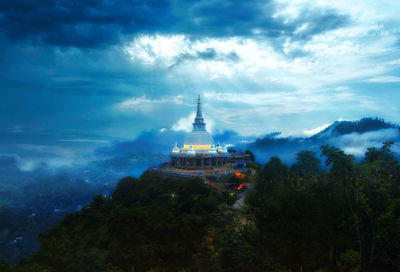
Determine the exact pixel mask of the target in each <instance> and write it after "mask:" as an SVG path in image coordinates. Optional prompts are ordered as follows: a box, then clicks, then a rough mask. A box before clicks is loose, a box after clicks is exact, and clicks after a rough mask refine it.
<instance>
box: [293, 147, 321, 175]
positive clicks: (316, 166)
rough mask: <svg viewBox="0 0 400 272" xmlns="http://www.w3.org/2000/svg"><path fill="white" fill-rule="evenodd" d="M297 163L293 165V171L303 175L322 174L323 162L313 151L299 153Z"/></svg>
mask: <svg viewBox="0 0 400 272" xmlns="http://www.w3.org/2000/svg"><path fill="white" fill-rule="evenodd" d="M296 161H297V162H296V163H295V164H293V165H292V167H291V170H292V171H295V172H297V173H299V174H301V175H305V174H313V175H318V174H320V173H321V171H322V169H321V161H320V160H319V159H318V158H317V157H316V153H315V152H313V151H307V150H303V151H300V152H299V153H297V155H296Z"/></svg>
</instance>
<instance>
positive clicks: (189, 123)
mask: <svg viewBox="0 0 400 272" xmlns="http://www.w3.org/2000/svg"><path fill="white" fill-rule="evenodd" d="M203 111H204V110H203ZM195 117H196V112H191V113H190V114H189V116H187V117H182V118H180V119H179V120H178V121H177V122H176V123H175V124H173V125H172V127H171V129H172V130H173V131H185V132H190V131H192V129H193V122H194V118H195ZM203 117H204V121H205V123H206V129H207V131H208V132H211V133H213V132H214V130H215V122H214V121H213V120H212V119H211V118H209V117H208V115H207V114H204V112H203Z"/></svg>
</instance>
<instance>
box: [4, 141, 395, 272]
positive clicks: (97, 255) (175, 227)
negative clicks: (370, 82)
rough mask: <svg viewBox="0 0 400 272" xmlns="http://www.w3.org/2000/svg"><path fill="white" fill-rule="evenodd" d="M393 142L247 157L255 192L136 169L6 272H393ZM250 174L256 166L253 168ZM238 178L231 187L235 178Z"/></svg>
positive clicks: (44, 236)
mask: <svg viewBox="0 0 400 272" xmlns="http://www.w3.org/2000/svg"><path fill="white" fill-rule="evenodd" d="M392 144H393V143H392V142H385V143H383V144H382V146H381V147H380V148H374V147H373V148H368V150H367V152H366V153H365V156H364V158H363V159H362V160H360V161H356V160H355V159H354V157H353V156H352V155H348V154H346V153H345V152H344V151H342V150H340V149H339V148H336V147H334V146H332V145H323V146H321V154H322V155H321V156H318V155H317V153H315V152H313V151H301V152H299V153H297V156H296V162H295V163H294V164H293V165H291V166H288V165H286V164H285V163H283V162H282V161H281V160H280V159H279V158H278V157H272V158H271V159H270V160H269V162H267V163H266V164H265V165H261V164H258V163H256V162H252V163H249V164H248V169H249V173H248V174H247V175H246V177H244V180H246V182H250V179H249V176H250V175H251V173H252V171H250V170H251V169H253V170H256V178H255V179H254V181H253V182H255V186H254V189H253V190H251V191H249V192H248V193H247V196H246V199H245V206H244V208H242V209H240V210H234V209H232V208H231V205H232V204H233V201H232V199H235V196H236V194H238V193H239V192H238V191H237V190H236V189H235V188H236V187H235V186H232V189H230V191H229V192H226V191H225V192H224V191H221V190H218V189H216V188H213V187H211V186H209V185H207V184H205V183H204V182H203V181H202V180H200V179H192V180H188V181H178V180H172V179H160V178H159V177H158V176H157V175H155V174H153V173H150V172H145V173H143V174H142V176H141V177H140V178H138V179H136V178H133V177H126V178H123V179H121V180H120V181H119V183H118V185H117V186H116V188H115V190H114V192H113V193H112V194H111V196H104V195H99V196H96V197H95V198H94V199H93V201H92V202H91V203H90V204H88V205H86V206H84V207H83V208H82V209H81V210H79V211H77V212H75V213H71V214H69V215H67V216H66V217H64V218H63V219H62V220H61V221H60V222H59V223H58V224H56V225H55V226H53V227H52V228H51V229H49V230H48V231H46V232H44V233H41V234H40V235H39V236H38V237H37V240H38V241H39V244H40V248H39V249H38V250H37V251H36V252H35V253H33V254H32V255H30V256H29V257H27V258H25V259H23V260H22V261H20V262H19V263H18V264H16V265H10V264H8V263H6V262H5V261H2V260H0V271H4V272H39V271H41V272H42V271H43V272H44V271H48V272H50V271H57V272H63V271H65V272H66V271H68V272H70V271H71V272H74V271H76V272H78V271H79V272H81V271H88V272H89V271H101V272H122V271H127V272H128V271H129V272H131V271H216V272H219V271H274V272H278V271H280V272H284V271H285V272H286V271H287V272H289V271H296V272H297V271H298V272H302V271H318V272H330V271H332V272H336V271H338V272H341V271H349V272H350V271H351V272H357V271H389V272H390V271H399V269H400V231H399V230H400V165H399V160H398V157H397V154H395V153H393V152H392V151H391V145H392ZM253 172H254V171H253ZM237 179H238V178H237V177H236V176H233V177H232V178H231V180H230V182H232V184H235V185H237V184H238V183H240V181H239V180H237Z"/></svg>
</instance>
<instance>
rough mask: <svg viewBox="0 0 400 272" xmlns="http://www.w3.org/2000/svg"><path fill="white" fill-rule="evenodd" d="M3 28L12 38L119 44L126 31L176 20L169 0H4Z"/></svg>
mask: <svg viewBox="0 0 400 272" xmlns="http://www.w3.org/2000/svg"><path fill="white" fill-rule="evenodd" d="M0 14H1V19H2V30H3V31H4V32H5V33H6V34H7V35H8V36H9V37H10V38H12V39H24V38H25V39H26V38H27V39H33V40H38V41H40V42H44V43H46V44H51V45H57V46H63V47H65V46H66V47H68V46H73V47H79V48H91V47H97V46H102V45H109V44H115V43H118V42H119V41H120V40H121V38H122V37H121V36H123V35H124V34H132V33H137V32H138V31H140V32H143V31H151V30H155V29H156V28H157V27H160V26H161V25H162V24H164V23H165V22H171V21H174V18H173V16H172V14H171V12H170V10H169V1H166V0H150V1H108V0H99V1H91V0H81V1H61V0H55V1H39V2H37V1H33V0H28V1H24V0H4V1H1V4H0Z"/></svg>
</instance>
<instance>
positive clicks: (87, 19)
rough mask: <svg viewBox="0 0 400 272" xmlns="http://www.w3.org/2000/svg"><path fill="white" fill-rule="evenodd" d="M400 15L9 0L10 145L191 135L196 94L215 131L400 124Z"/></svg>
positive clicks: (4, 37) (1, 109) (162, 2)
mask: <svg viewBox="0 0 400 272" xmlns="http://www.w3.org/2000/svg"><path fill="white" fill-rule="evenodd" d="M399 12H400V2H399V1H358V0H354V1H347V0H343V1H342V0H337V1H322V0H321V1H300V0H299V1H281V0H276V1H233V0H198V1H196V0H193V1H180V0H152V1H145V0H141V1H129V0H121V1H112V0H96V1H93V0H80V1H63V0H45V1H29V0H3V1H1V2H0V86H1V91H0V101H1V106H0V130H1V131H0V141H1V142H2V144H1V145H0V152H2V153H13V152H14V153H15V152H17V151H16V150H17V149H16V147H18V152H20V153H21V154H22V153H23V152H28V153H29V152H30V151H32V150H33V151H35V150H45V151H46V152H49V153H52V154H58V153H59V154H60V155H69V154H70V153H68V152H72V153H73V152H74V151H73V149H65V147H68V146H69V145H70V146H73V145H74V144H79V145H80V147H81V148H82V146H83V147H84V148H87V149H88V150H89V149H90V148H92V147H97V146H101V145H104V144H107V143H109V142H112V141H115V140H124V139H133V138H135V137H136V136H138V135H139V134H140V133H141V132H143V131H147V130H161V129H163V131H165V130H175V131H182V130H188V129H190V126H191V122H192V117H193V115H194V111H195V103H196V97H197V95H198V94H200V95H201V96H202V100H203V103H204V104H203V105H204V107H203V111H204V114H205V118H206V121H207V122H208V126H209V129H210V130H211V131H213V132H222V131H225V130H230V131H235V132H237V133H238V134H239V135H243V136H260V135H264V134H267V133H271V132H273V131H282V133H283V135H310V134H312V133H315V132H317V131H318V130H320V129H321V128H323V127H325V126H326V125H328V124H330V123H332V122H333V121H335V120H356V119H360V118H362V117H365V116H378V117H381V118H384V119H385V120H388V121H391V122H397V123H398V120H399V117H400V112H399V101H400V93H399V87H400V17H399V16H398V14H399ZM50 143H51V147H49V145H50ZM65 152H67V153H65Z"/></svg>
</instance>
